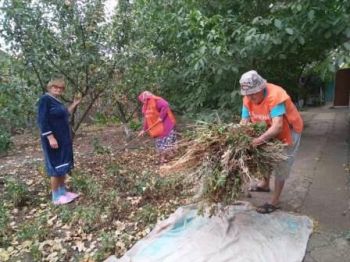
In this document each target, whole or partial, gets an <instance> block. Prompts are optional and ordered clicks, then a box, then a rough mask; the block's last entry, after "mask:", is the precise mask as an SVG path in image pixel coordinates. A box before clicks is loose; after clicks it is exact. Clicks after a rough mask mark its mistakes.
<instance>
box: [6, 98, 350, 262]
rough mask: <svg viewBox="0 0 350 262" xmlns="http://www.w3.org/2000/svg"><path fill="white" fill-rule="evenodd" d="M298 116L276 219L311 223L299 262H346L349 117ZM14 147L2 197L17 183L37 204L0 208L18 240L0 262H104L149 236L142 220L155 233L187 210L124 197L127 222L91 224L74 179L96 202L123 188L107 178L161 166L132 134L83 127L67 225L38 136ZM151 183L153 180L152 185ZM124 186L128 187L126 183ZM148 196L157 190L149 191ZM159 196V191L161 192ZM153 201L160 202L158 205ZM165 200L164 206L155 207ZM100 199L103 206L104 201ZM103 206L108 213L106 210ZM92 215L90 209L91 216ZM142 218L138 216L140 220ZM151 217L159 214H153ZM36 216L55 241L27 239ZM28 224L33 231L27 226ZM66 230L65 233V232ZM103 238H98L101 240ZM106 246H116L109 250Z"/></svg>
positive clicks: (336, 112)
mask: <svg viewBox="0 0 350 262" xmlns="http://www.w3.org/2000/svg"><path fill="white" fill-rule="evenodd" d="M302 115H303V118H304V121H305V131H304V133H303V135H302V140H301V146H300V149H299V153H298V155H297V158H296V161H295V163H294V166H293V172H292V174H291V176H290V178H289V179H288V181H287V183H286V187H285V189H284V191H283V194H282V203H281V205H282V211H278V212H296V213H299V214H303V215H308V216H309V217H311V218H312V219H313V220H314V224H315V228H314V232H313V234H312V236H311V238H310V240H309V244H308V248H307V253H306V256H305V259H304V262H338V261H339V262H344V261H348V258H349V257H350V242H349V239H350V184H349V183H350V173H349V169H350V146H349V144H350V142H349V141H350V122H349V119H350V114H349V109H347V108H346V109H344V108H343V109H342V108H340V109H334V108H330V107H329V106H328V105H327V106H324V107H319V108H310V109H307V110H305V111H303V112H302ZM13 142H14V146H13V149H12V150H11V151H10V152H9V154H8V155H7V156H5V157H1V158H0V193H1V194H3V192H4V183H5V182H4V181H5V180H6V179H7V178H8V177H14V178H16V179H18V180H20V181H23V182H24V183H25V184H26V185H27V187H28V188H29V190H30V193H31V194H32V195H33V194H36V196H35V198H37V199H38V200H37V201H31V200H29V201H28V203H26V205H24V206H21V207H13V206H12V204H9V203H7V202H6V201H5V202H4V206H5V207H6V208H8V209H9V210H11V211H10V213H9V218H8V219H9V221H8V223H9V225H10V226H9V228H8V230H10V231H11V232H12V233H13V234H16V237H15V238H13V239H11V241H12V242H11V243H8V244H9V245H7V246H6V247H4V248H3V247H1V246H0V261H1V260H2V259H3V258H8V261H17V260H19V261H76V260H80V261H90V262H91V261H102V259H103V258H106V257H107V256H108V255H110V254H113V253H114V254H116V255H122V254H123V253H124V252H125V251H126V250H127V249H128V248H130V247H131V246H132V245H133V244H134V243H135V242H136V241H137V239H140V238H142V237H143V236H145V235H146V234H147V232H149V230H150V227H149V226H146V225H141V223H140V220H138V218H139V216H141V218H142V219H145V218H146V219H149V221H150V223H149V224H150V225H152V223H153V224H154V223H155V220H154V215H155V217H156V218H157V217H158V218H162V217H163V218H165V217H166V216H167V215H168V214H170V213H171V212H172V211H173V210H175V209H176V208H177V207H178V206H180V205H182V204H185V203H186V201H185V200H184V199H177V198H176V197H174V195H176V194H174V195H171V194H168V196H165V195H152V194H150V195H148V199H142V198H140V196H139V195H137V193H135V194H134V195H127V196H126V199H127V200H128V201H129V203H130V205H131V206H132V207H134V208H133V209H132V210H133V211H130V213H128V215H127V217H125V219H124V217H117V218H115V220H112V221H109V222H108V221H107V222H106V221H104V216H108V215H110V214H111V213H108V212H107V211H108V210H102V211H101V212H102V214H101V217H99V220H98V221H97V222H96V221H95V220H91V219H92V218H91V216H92V214H91V213H89V212H95V211H96V210H99V209H98V208H99V207H98V206H96V205H95V203H94V195H93V194H91V192H95V191H93V190H97V189H96V188H90V187H86V185H85V184H82V181H81V180H79V178H80V173H79V172H85V173H84V174H83V175H84V176H85V177H86V175H88V176H91V177H90V178H91V179H93V180H92V181H95V182H96V184H98V183H101V187H102V188H100V190H102V191H101V192H102V193H101V194H102V195H103V196H105V195H104V194H106V193H107V192H106V191H111V190H110V189H111V188H112V189H115V188H118V186H120V185H116V184H114V183H115V181H114V182H113V181H112V180H110V177H109V176H108V174H109V172H116V173H117V174H118V175H121V176H123V174H133V173H135V174H148V172H149V173H151V172H153V173H155V175H156V176H158V175H159V166H158V165H156V163H155V152H154V149H153V141H152V140H151V139H149V138H140V139H139V138H136V133H135V134H134V139H133V140H131V141H130V142H129V143H128V142H127V141H126V139H125V136H124V134H123V131H122V129H121V128H120V127H117V126H108V127H101V126H83V127H82V128H81V130H80V131H79V133H78V134H77V136H76V139H75V142H74V151H75V162H76V170H77V175H76V177H75V178H74V177H73V178H72V180H73V181H70V182H69V184H70V186H73V188H74V187H77V188H78V189H82V190H86V191H85V193H83V196H84V197H83V198H82V199H81V200H79V201H78V202H77V203H75V204H74V205H72V206H71V207H70V208H69V212H68V213H69V214H70V216H71V217H68V218H67V217H66V216H65V215H66V214H67V209H60V208H58V209H57V208H54V207H53V206H51V205H48V199H49V197H50V196H49V190H48V184H47V179H46V177H45V174H44V170H43V164H42V161H43V160H42V152H41V148H40V141H39V138H38V136H36V135H33V134H23V135H19V136H16V137H15V138H14V141H13ZM106 167H108V168H109V169H108V168H106ZM111 170H112V171H111ZM115 170H116V171H115ZM113 174H115V173H113ZM156 176H154V177H152V179H153V180H154V179H155V177H156ZM90 178H89V179H90ZM77 179H78V180H77ZM140 179H141V180H142V182H143V183H144V184H141V185H138V188H136V190H140V189H139V188H140V186H141V190H144V188H147V186H149V184H152V183H153V182H152V181H151V180H143V179H144V177H143V176H141V177H140ZM45 181H46V182H45ZM127 182H128V180H125V183H127ZM152 185H154V184H152ZM122 186H125V185H122ZM45 187H46V189H45ZM150 188H151V189H152V190H154V188H153V187H152V186H150ZM171 188H176V185H174V186H173V185H172V187H171ZM272 189H273V187H272ZM131 190H134V188H131ZM156 190H158V191H159V189H156ZM167 190H169V188H167ZM170 190H172V189H170ZM96 192H99V191H96ZM152 192H153V191H152ZM167 192H170V191H167ZM108 193H109V192H108ZM115 193H116V194H119V193H122V194H126V193H124V192H115ZM106 196H107V195H106ZM154 197H155V198H154ZM270 197H271V193H253V194H252V198H249V201H251V202H252V203H253V204H255V205H260V204H262V203H264V202H266V201H268V200H269V198H270ZM33 198H34V197H33ZM156 198H158V200H155V199H156ZM162 198H164V199H163V200H162V201H161V202H159V199H162ZM101 199H102V200H103V201H105V198H101ZM102 200H101V201H102ZM106 201H107V200H106ZM157 201H158V202H157ZM95 202H96V201H95ZM148 202H150V203H153V204H154V205H153V204H152V205H149V206H148V205H146V204H145V203H148ZM165 202H167V204H165ZM103 203H106V205H108V204H109V203H110V202H103ZM90 207H93V208H94V209H92V211H91V210H90V209H89V208H90ZM84 208H85V209H84ZM110 208H111V210H114V211H113V214H115V213H118V212H120V210H119V209H118V208H120V207H119V206H118V207H110ZM113 208H114V209H113ZM140 210H142V212H143V213H140V212H138V211H140ZM155 210H158V211H155ZM84 212H85V213H84ZM103 212H104V213H103ZM106 212H107V213H106ZM152 212H153V213H152ZM154 212H158V213H156V214H154ZM39 214H45V218H46V220H45V222H47V221H51V222H50V223H51V224H53V225H55V224H58V225H59V227H58V229H55V231H54V233H53V232H51V231H44V233H45V234H48V235H46V236H45V239H46V240H44V241H43V239H40V236H37V234H34V233H32V234H34V239H35V238H36V237H37V238H38V239H36V240H31V238H30V237H32V238H33V236H31V235H28V234H29V233H28V229H27V228H25V226H24V223H23V220H26V219H27V220H28V221H32V220H31V219H33V221H35V223H39V222H40V218H41V217H40V216H39ZM18 217H21V218H20V219H19V218H18ZM84 219H85V220H88V221H89V219H90V220H91V221H92V222H91V223H97V224H98V225H101V227H100V228H94V230H91V229H89V230H86V226H89V225H90V224H88V223H87V222H86V221H85V222H84ZM123 219H124V220H123ZM38 221H39V222H38ZM0 222H1V220H0ZM33 223H34V222H33ZM33 223H32V224H30V225H31V226H32V225H33ZM106 223H110V224H106ZM35 225H37V224H35ZM40 225H41V224H40V223H39V226H40ZM64 227H66V228H65V229H62V228H64ZM95 229H96V230H95ZM26 230H27V231H26ZM60 230H61V231H60ZM101 231H102V234H100V233H101ZM58 232H60V233H58ZM97 232H99V233H97ZM108 232H112V233H113V236H112V237H111V235H110V234H109V235H108ZM126 232H128V233H126ZM25 233H26V234H27V235H26V234H25ZM17 235H18V236H17ZM58 236H60V237H58ZM106 239H112V240H113V241H112V242H111V243H110V242H108V241H107V240H106ZM50 241H51V242H50ZM30 246H31V247H30ZM33 247H36V249H33ZM68 247H70V248H68ZM59 248H60V250H66V251H65V252H63V253H62V252H60V251H59V250H58V249H59ZM23 250H24V251H23ZM6 256H9V257H10V258H9V257H6ZM62 259H63V260H62ZM3 260H4V259H3Z"/></svg>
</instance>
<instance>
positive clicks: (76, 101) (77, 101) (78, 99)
mask: <svg viewBox="0 0 350 262" xmlns="http://www.w3.org/2000/svg"><path fill="white" fill-rule="evenodd" d="M80 102H81V95H80V94H77V95H75V96H74V98H73V103H72V104H71V105H70V106H69V107H68V111H69V113H71V114H72V113H73V110H74V108H76V107H77V105H79V104H80Z"/></svg>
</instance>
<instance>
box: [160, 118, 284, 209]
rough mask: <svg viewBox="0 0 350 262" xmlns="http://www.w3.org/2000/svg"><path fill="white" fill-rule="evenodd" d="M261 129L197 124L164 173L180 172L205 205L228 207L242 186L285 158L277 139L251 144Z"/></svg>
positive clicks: (255, 126)
mask: <svg viewBox="0 0 350 262" xmlns="http://www.w3.org/2000/svg"><path fill="white" fill-rule="evenodd" d="M265 130H266V126H265V125H258V124H250V125H238V124H225V125H223V124H208V123H204V122H201V123H198V124H196V125H195V126H194V127H193V129H191V131H189V132H188V134H187V135H186V136H185V138H184V139H183V140H181V141H180V142H179V144H178V152H179V155H181V157H180V158H178V159H177V160H176V161H174V162H173V163H171V164H170V165H168V166H167V167H166V168H165V170H166V172H171V173H182V174H184V176H185V177H186V179H191V180H193V181H194V182H195V184H197V185H199V189H200V190H199V193H197V196H196V201H198V202H201V203H204V204H205V205H209V206H214V205H213V204H217V203H221V204H223V205H224V206H225V205H228V204H232V203H233V202H234V201H235V200H237V199H238V198H239V196H240V194H241V193H242V191H243V186H244V185H247V184H249V183H250V182H252V180H253V179H255V178H258V179H259V178H262V177H263V176H264V175H265V174H267V173H269V172H271V171H272V169H273V167H274V166H275V165H276V164H277V163H278V162H280V161H282V160H285V159H286V156H285V155H284V154H283V149H284V145H283V144H282V143H281V142H279V141H277V140H273V141H270V142H268V143H265V144H263V145H261V146H258V147H253V146H252V145H251V141H252V139H253V138H255V137H258V136H259V135H260V134H262V133H263V132H264V131H265ZM197 189H198V187H197Z"/></svg>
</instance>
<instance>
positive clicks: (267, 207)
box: [256, 203, 280, 214]
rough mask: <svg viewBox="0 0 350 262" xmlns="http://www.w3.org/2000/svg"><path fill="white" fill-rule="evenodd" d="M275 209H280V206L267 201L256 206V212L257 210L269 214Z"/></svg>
mask: <svg viewBox="0 0 350 262" xmlns="http://www.w3.org/2000/svg"><path fill="white" fill-rule="evenodd" d="M277 209H280V207H279V206H274V205H272V204H269V203H265V204H263V205H262V206H258V207H257V208H256V212H258V213H260V214H270V213H272V212H274V211H276V210H277Z"/></svg>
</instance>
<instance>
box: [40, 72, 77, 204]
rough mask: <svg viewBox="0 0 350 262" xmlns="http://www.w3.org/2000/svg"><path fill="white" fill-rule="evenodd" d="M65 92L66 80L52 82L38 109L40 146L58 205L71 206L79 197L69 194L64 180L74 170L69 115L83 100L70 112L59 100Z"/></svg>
mask: <svg viewBox="0 0 350 262" xmlns="http://www.w3.org/2000/svg"><path fill="white" fill-rule="evenodd" d="M64 89H65V83H64V80H63V79H54V80H51V81H50V82H49V83H48V84H47V93H46V94H44V95H43V96H42V97H41V98H40V100H39V105H38V124H39V128H40V131H41V144H42V148H43V152H44V158H45V167H46V171H47V174H48V176H50V179H51V191H52V201H53V203H54V204H55V205H62V204H66V203H69V202H71V201H73V200H74V199H75V198H77V197H78V194H76V193H72V192H68V191H67V190H66V187H65V179H66V175H67V173H68V172H69V171H70V170H71V169H72V168H73V166H74V163H73V145H72V134H71V129H70V126H69V114H70V113H71V112H72V111H73V110H74V108H75V107H76V106H77V105H78V104H79V103H80V99H74V101H73V103H72V104H71V105H70V106H69V108H68V109H67V108H66V107H65V106H64V104H63V103H62V102H61V101H60V100H59V97H60V96H61V95H62V93H63V91H64Z"/></svg>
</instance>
